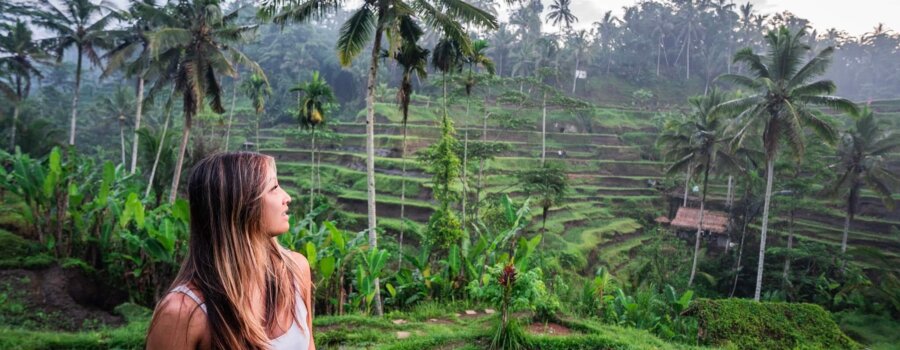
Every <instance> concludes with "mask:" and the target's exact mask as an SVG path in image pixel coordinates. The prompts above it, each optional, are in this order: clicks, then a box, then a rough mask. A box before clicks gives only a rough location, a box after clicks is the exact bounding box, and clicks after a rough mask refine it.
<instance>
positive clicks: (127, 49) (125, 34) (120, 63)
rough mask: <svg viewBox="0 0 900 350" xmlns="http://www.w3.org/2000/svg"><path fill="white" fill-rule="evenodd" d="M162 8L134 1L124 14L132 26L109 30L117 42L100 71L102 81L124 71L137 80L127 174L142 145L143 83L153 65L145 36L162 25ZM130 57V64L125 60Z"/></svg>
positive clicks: (150, 1)
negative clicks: (114, 73)
mask: <svg viewBox="0 0 900 350" xmlns="http://www.w3.org/2000/svg"><path fill="white" fill-rule="evenodd" d="M162 11H163V10H162V8H160V7H158V6H157V5H156V1H155V0H136V1H133V2H132V4H131V7H129V8H128V12H127V13H125V14H124V16H125V18H127V19H128V20H129V21H131V25H130V26H128V27H125V28H124V29H120V30H116V31H112V33H113V38H114V40H116V46H115V47H114V48H113V49H111V50H110V51H109V52H107V53H106V55H105V58H106V68H105V69H104V70H103V75H101V77H102V78H106V77H108V76H110V75H112V73H113V72H116V71H118V70H123V71H124V72H125V75H126V76H134V77H136V78H137V91H136V96H137V101H136V103H135V105H134V109H135V111H134V135H133V140H132V144H131V167H130V168H129V172H130V173H134V172H135V170H136V169H137V160H138V146H139V145H140V144H141V142H140V141H139V140H140V135H141V134H140V132H139V130H140V129H141V119H142V117H143V107H144V84H145V83H146V80H147V77H146V76H145V75H146V74H147V72H148V70H149V68H150V66H151V64H152V57H150V40H149V38H148V37H147V33H149V32H150V31H152V30H154V29H156V28H157V27H159V26H160V25H161V23H160V22H161V21H162V20H163V19H164V18H166V15H165V14H164V13H163V12H162ZM131 58H133V60H132V61H131V62H128V59H131Z"/></svg>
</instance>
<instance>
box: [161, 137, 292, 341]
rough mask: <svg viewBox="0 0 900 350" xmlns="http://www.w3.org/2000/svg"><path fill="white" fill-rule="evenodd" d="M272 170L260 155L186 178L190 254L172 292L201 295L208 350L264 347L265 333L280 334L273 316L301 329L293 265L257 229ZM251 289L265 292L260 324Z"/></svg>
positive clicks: (209, 160) (208, 161)
mask: <svg viewBox="0 0 900 350" xmlns="http://www.w3.org/2000/svg"><path fill="white" fill-rule="evenodd" d="M274 166H275V162H274V160H273V159H272V157H269V156H264V155H261V154H258V153H248V152H232V153H217V154H213V155H211V156H208V157H206V158H204V159H202V160H200V161H199V162H198V163H197V164H196V165H195V166H194V167H193V170H192V172H191V177H190V180H189V182H188V200H189V203H190V212H191V220H190V221H191V223H190V243H189V252H188V256H187V258H186V259H185V261H184V262H183V263H182V265H181V270H180V271H179V272H178V276H177V277H176V278H175V281H174V282H173V283H172V286H173V287H175V286H178V285H183V284H187V283H192V284H193V285H194V286H195V287H196V288H197V289H199V290H200V292H202V294H203V297H204V299H205V301H204V302H205V304H206V308H207V320H208V326H209V327H208V328H209V331H210V332H211V333H210V335H211V338H212V348H213V349H267V348H269V337H268V336H267V332H266V331H267V330H271V329H274V328H275V327H277V324H278V310H285V309H287V310H290V313H291V318H293V319H294V320H295V321H296V322H301V320H297V315H296V312H295V310H296V303H297V302H298V298H297V295H298V293H302V291H300V287H299V283H300V275H299V273H298V271H299V270H298V267H297V264H296V263H294V261H293V259H291V258H289V257H287V256H286V255H285V250H284V249H283V248H281V247H280V246H279V244H278V242H277V241H276V240H275V238H273V237H270V236H269V234H268V233H267V232H264V231H263V227H262V221H261V219H262V197H263V195H264V194H265V192H264V191H265V186H266V181H267V180H268V179H266V174H267V171H268V169H270V167H274ZM256 288H258V289H257V290H259V289H263V290H264V293H265V315H264V322H260V321H263V320H260V319H259V318H258V317H256V316H255V315H254V314H253V312H252V311H251V310H250V303H251V300H250V299H251V293H252V292H254V289H256ZM299 302H302V300H301V301H299ZM282 315H283V314H282ZM154 321H155V320H154ZM302 322H306V320H302ZM153 323H155V322H151V327H152V325H153Z"/></svg>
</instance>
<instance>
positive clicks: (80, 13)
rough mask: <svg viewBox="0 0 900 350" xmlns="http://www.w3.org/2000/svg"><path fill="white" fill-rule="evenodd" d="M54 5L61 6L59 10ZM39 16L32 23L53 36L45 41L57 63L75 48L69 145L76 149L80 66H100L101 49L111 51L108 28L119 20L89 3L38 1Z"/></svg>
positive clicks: (111, 11) (83, 0)
mask: <svg viewBox="0 0 900 350" xmlns="http://www.w3.org/2000/svg"><path fill="white" fill-rule="evenodd" d="M55 3H61V5H62V6H63V9H60V8H59V7H57V6H56V5H55ZM39 4H40V6H41V10H42V11H40V12H38V13H37V16H36V17H35V18H33V19H32V23H34V24H35V25H37V26H39V27H42V28H46V29H48V30H50V31H52V32H53V33H55V34H56V36H55V37H53V38H50V39H46V40H48V41H50V42H52V45H53V47H54V49H55V50H56V56H57V59H58V60H62V56H63V52H64V51H65V50H66V49H69V48H71V47H75V50H76V52H77V56H76V58H77V61H76V62H77V63H76V64H75V91H74V93H73V94H72V118H71V120H70V121H69V145H70V146H74V145H75V124H76V121H77V119H78V94H79V92H80V90H81V65H82V59H83V58H84V56H87V58H88V60H89V61H90V62H91V64H93V65H98V66H99V65H101V62H100V51H99V50H100V49H110V48H111V41H110V40H109V39H110V38H109V35H108V34H109V33H108V31H107V28H108V27H109V25H110V24H112V22H113V21H116V20H118V19H120V18H121V15H120V14H119V13H118V12H116V11H115V9H113V8H111V7H109V6H108V5H106V3H101V4H99V5H98V4H94V3H93V2H92V1H91V0H62V1H51V0H39Z"/></svg>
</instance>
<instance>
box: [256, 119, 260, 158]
mask: <svg viewBox="0 0 900 350" xmlns="http://www.w3.org/2000/svg"><path fill="white" fill-rule="evenodd" d="M259 118H260V117H259V113H256V153H259Z"/></svg>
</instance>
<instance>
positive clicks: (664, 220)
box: [653, 216, 706, 225]
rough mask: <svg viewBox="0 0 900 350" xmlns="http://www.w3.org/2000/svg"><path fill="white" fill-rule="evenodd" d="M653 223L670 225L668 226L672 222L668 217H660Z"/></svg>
mask: <svg viewBox="0 0 900 350" xmlns="http://www.w3.org/2000/svg"><path fill="white" fill-rule="evenodd" d="M653 221H656V222H657V223H660V224H665V225H668V224H669V223H670V222H671V221H670V220H669V218H667V217H665V216H660V217H658V218H656V219H655V220H653ZM704 221H706V220H704Z"/></svg>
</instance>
